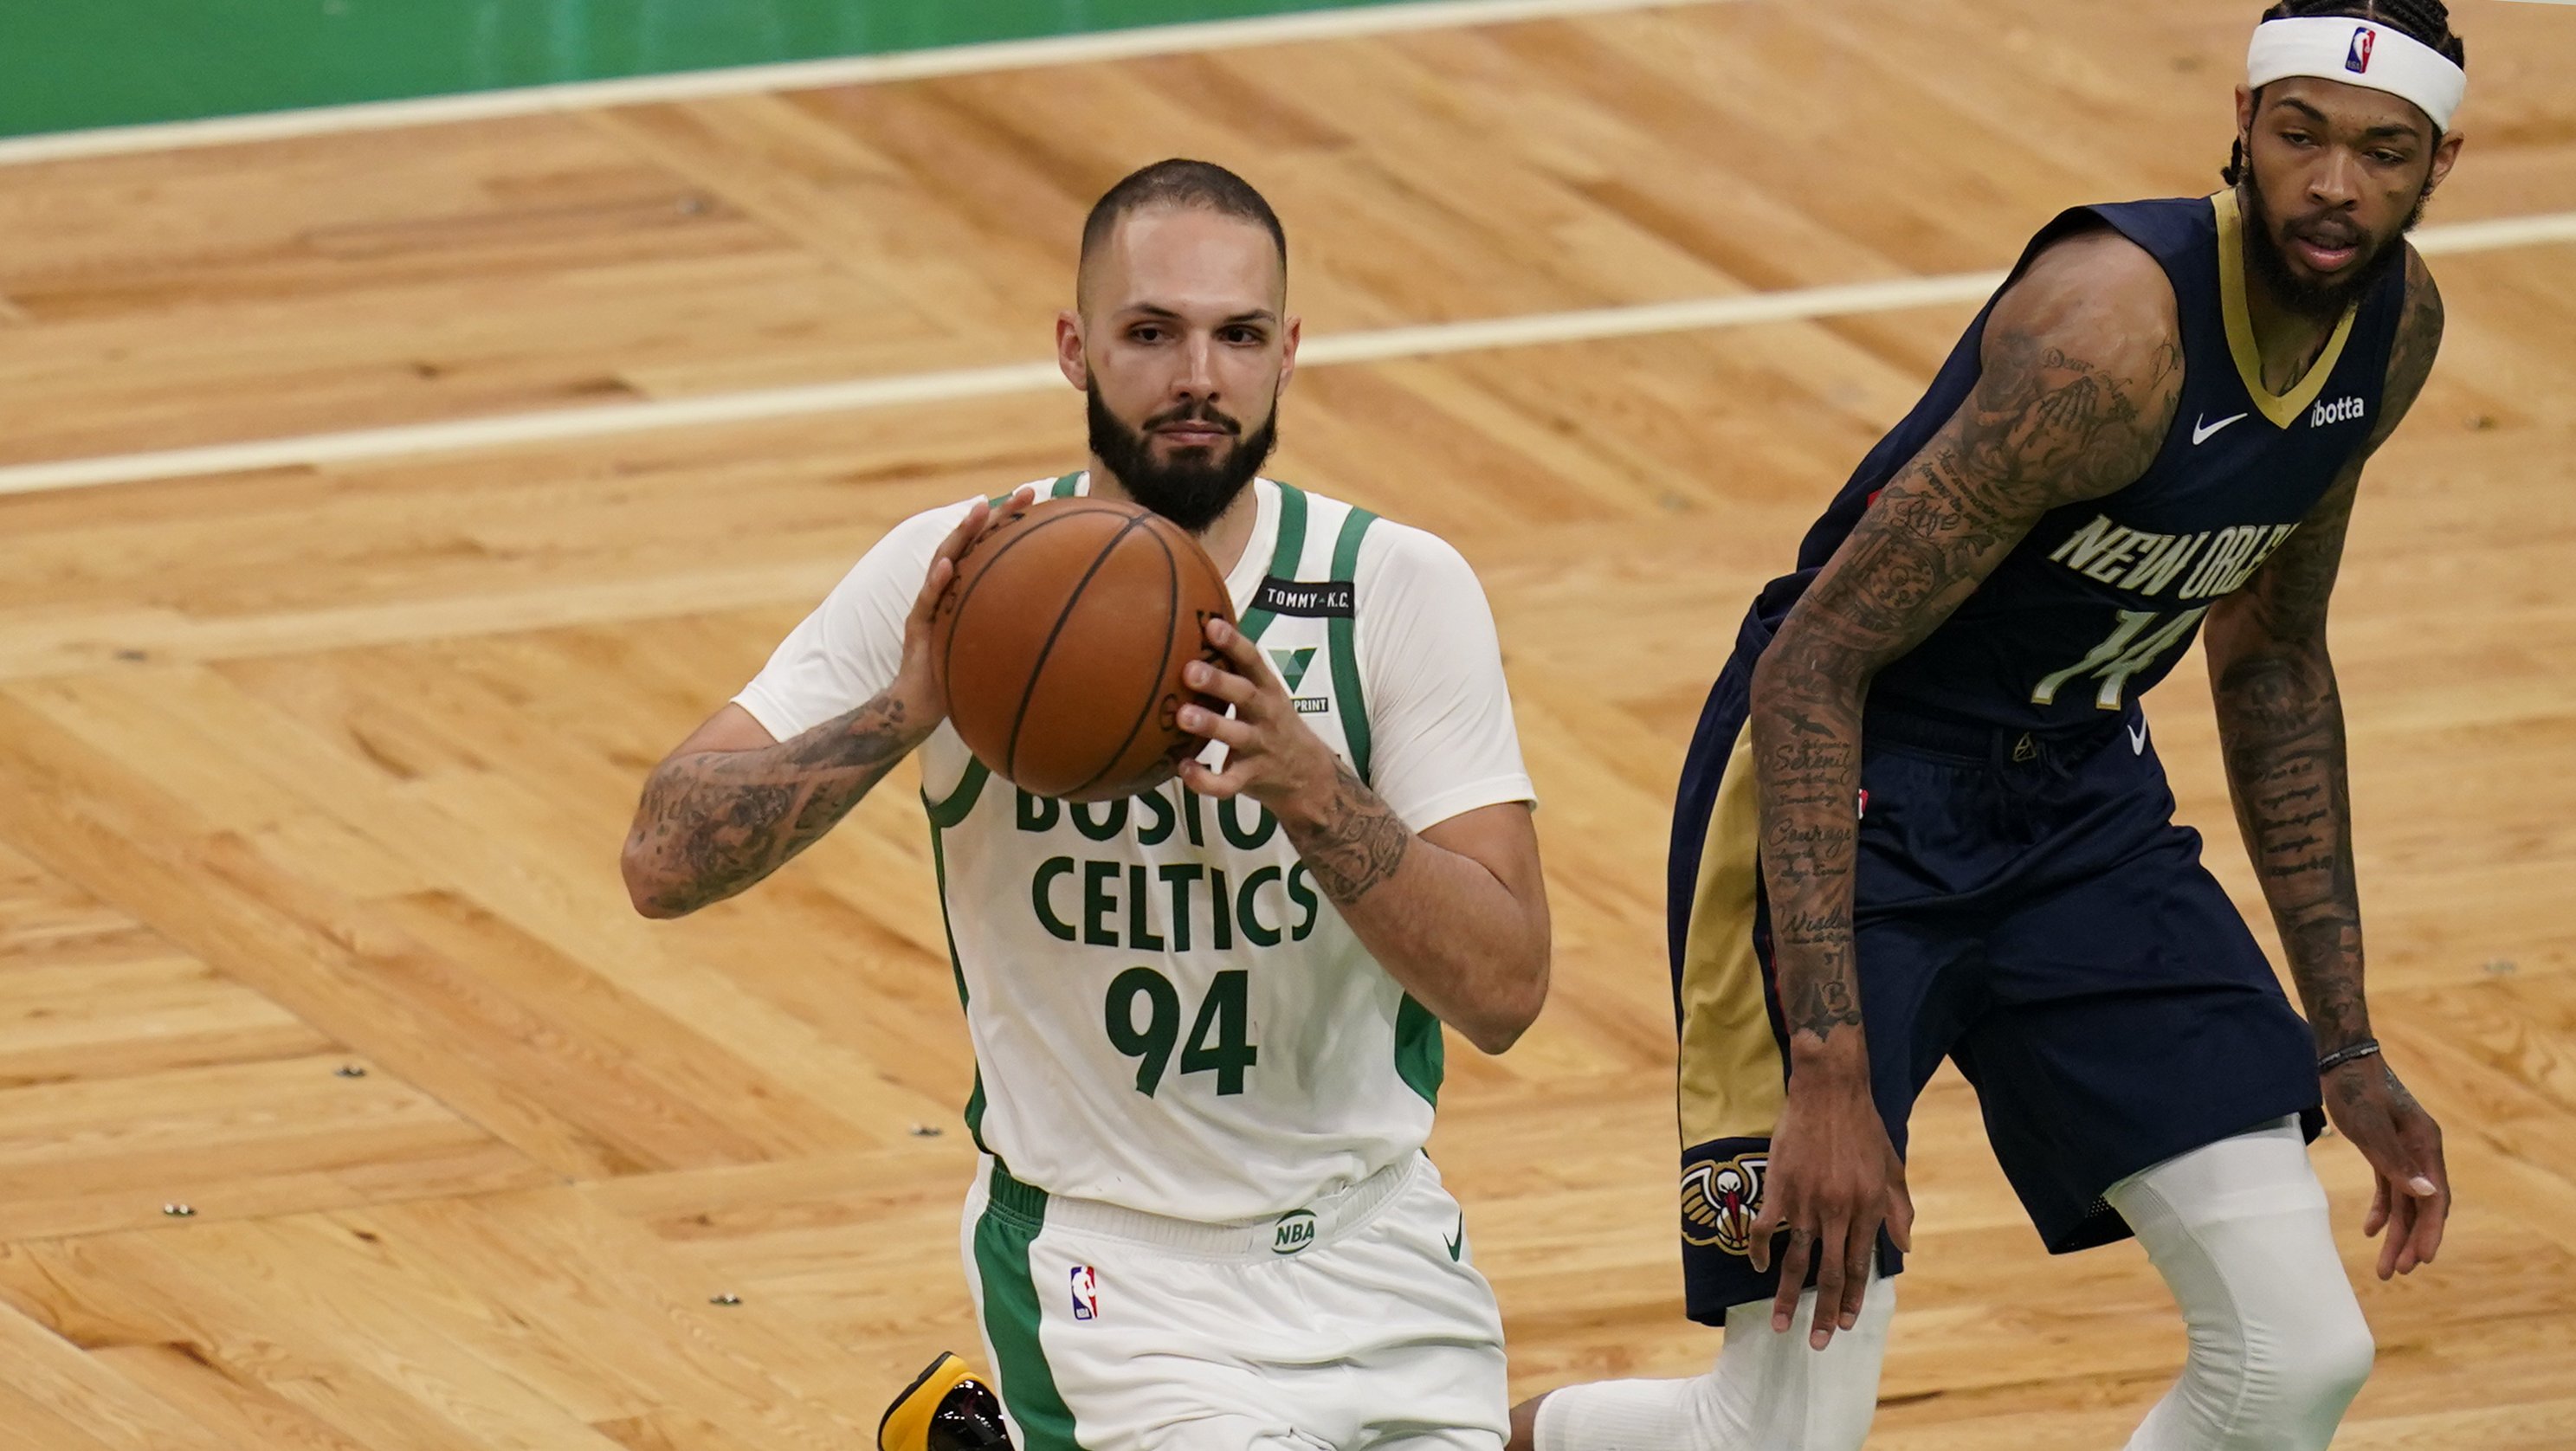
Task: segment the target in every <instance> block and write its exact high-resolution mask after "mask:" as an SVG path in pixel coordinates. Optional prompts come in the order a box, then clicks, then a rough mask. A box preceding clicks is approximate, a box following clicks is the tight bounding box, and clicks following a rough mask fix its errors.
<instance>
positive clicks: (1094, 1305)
mask: <svg viewBox="0 0 2576 1451" xmlns="http://www.w3.org/2000/svg"><path fill="white" fill-rule="evenodd" d="M1073 1318H1074V1319H1076V1320H1097V1319H1099V1318H1100V1277H1099V1276H1097V1275H1094V1274H1093V1273H1092V1272H1091V1266H1089V1265H1075V1266H1074V1267H1073Z"/></svg>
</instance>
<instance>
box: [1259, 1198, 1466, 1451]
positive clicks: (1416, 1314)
mask: <svg viewBox="0 0 2576 1451" xmlns="http://www.w3.org/2000/svg"><path fill="white" fill-rule="evenodd" d="M1278 1268H1279V1269H1280V1270H1282V1271H1285V1272H1287V1274H1288V1275H1290V1276H1293V1283H1287V1284H1283V1285H1282V1286H1281V1287H1280V1288H1281V1289H1282V1291H1283V1292H1285V1293H1290V1294H1293V1295H1294V1296H1295V1298H1296V1301H1297V1303H1300V1304H1304V1305H1307V1306H1310V1307H1313V1310H1314V1312H1315V1316H1314V1318H1315V1322H1316V1323H1317V1324H1319V1325H1331V1326H1333V1327H1335V1330H1334V1333H1333V1336H1332V1338H1331V1339H1330V1340H1329V1341H1325V1340H1310V1341H1309V1342H1308V1343H1307V1344H1306V1345H1305V1347H1304V1348H1303V1349H1302V1350H1301V1351H1299V1352H1298V1359H1299V1360H1300V1361H1301V1362H1303V1363H1301V1364H1298V1365H1295V1366H1291V1367H1288V1368H1286V1372H1285V1378H1284V1379H1283V1380H1282V1382H1281V1384H1282V1385H1283V1387H1284V1388H1285V1389H1286V1390H1287V1391H1288V1392H1289V1394H1291V1395H1292V1396H1294V1397H1295V1398H1296V1400H1297V1401H1298V1403H1299V1404H1300V1406H1301V1407H1302V1408H1303V1409H1302V1410H1301V1418H1300V1420H1299V1429H1301V1430H1303V1431H1306V1432H1308V1433H1309V1434H1311V1435H1314V1436H1316V1437H1317V1438H1319V1439H1321V1440H1324V1441H1326V1442H1329V1443H1330V1444H1332V1445H1334V1446H1336V1447H1339V1448H1341V1451H1502V1448H1503V1437H1504V1432H1505V1427H1506V1424H1507V1423H1506V1415H1507V1412H1506V1409H1505V1407H1506V1405H1507V1404H1508V1401H1509V1398H1510V1394H1511V1384H1510V1381H1511V1378H1510V1366H1509V1364H1508V1363H1507V1362H1506V1361H1505V1359H1504V1356H1503V1314H1502V1309H1501V1307H1500V1306H1499V1305H1497V1304H1496V1303H1495V1301H1494V1289H1493V1286H1492V1285H1491V1284H1489V1283H1487V1282H1486V1280H1485V1276H1484V1274H1483V1272H1481V1271H1479V1270H1478V1269H1477V1268H1476V1258H1475V1251H1474V1247H1473V1246H1472V1245H1471V1244H1469V1242H1468V1235H1467V1219H1466V1215H1465V1214H1464V1212H1463V1211H1461V1210H1460V1209H1459V1207H1458V1201H1457V1200H1456V1199H1455V1198H1453V1197H1452V1196H1451V1195H1450V1193H1449V1191H1448V1189H1447V1188H1446V1187H1445V1186H1443V1185H1442V1184H1441V1182H1440V1171H1439V1170H1438V1169H1436V1168H1434V1167H1433V1166H1432V1164H1431V1161H1430V1160H1429V1159H1417V1160H1416V1161H1415V1162H1414V1164H1413V1166H1412V1167H1411V1169H1410V1171H1409V1172H1408V1173H1407V1177H1406V1181H1405V1183H1404V1186H1403V1188H1402V1190H1401V1191H1400V1192H1399V1193H1397V1194H1396V1195H1394V1196H1393V1197H1392V1198H1391V1199H1390V1200H1389V1201H1388V1202H1387V1204H1386V1205H1385V1207H1384V1208H1382V1209H1380V1210H1379V1211H1378V1212H1377V1213H1376V1214H1375V1215H1374V1216H1373V1217H1371V1218H1370V1219H1369V1220H1368V1221H1367V1222H1366V1223H1365V1224H1364V1225H1361V1226H1360V1227H1359V1228H1358V1229H1357V1230H1356V1231H1355V1232H1352V1233H1350V1234H1348V1235H1346V1236H1345V1237H1343V1238H1341V1239H1339V1240H1337V1241H1336V1242H1335V1243H1333V1244H1331V1245H1329V1246H1326V1247H1325V1248H1324V1249H1323V1252H1322V1253H1320V1254H1316V1253H1309V1254H1307V1255H1301V1256H1299V1257H1297V1259H1296V1260H1294V1261H1290V1262H1288V1263H1286V1264H1283V1265H1281V1266H1279V1267H1278Z"/></svg>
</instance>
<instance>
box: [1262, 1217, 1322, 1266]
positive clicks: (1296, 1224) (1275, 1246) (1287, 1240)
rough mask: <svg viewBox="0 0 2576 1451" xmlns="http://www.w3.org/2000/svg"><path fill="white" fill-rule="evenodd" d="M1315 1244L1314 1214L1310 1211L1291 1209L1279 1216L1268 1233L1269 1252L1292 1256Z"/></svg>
mask: <svg viewBox="0 0 2576 1451" xmlns="http://www.w3.org/2000/svg"><path fill="white" fill-rule="evenodd" d="M1314 1242H1315V1214H1314V1211H1313V1210H1310V1209H1291V1210H1289V1211H1288V1212H1287V1213H1285V1214H1283V1215H1280V1216H1279V1223H1278V1224H1277V1225H1276V1226H1274V1227H1273V1228H1272V1230H1271V1232H1270V1252H1271V1253H1272V1254H1275V1255H1293V1254H1296V1253H1298V1252H1300V1251H1302V1250H1304V1249H1305V1248H1306V1247H1307V1246H1308V1245H1311V1244H1313V1243H1314Z"/></svg>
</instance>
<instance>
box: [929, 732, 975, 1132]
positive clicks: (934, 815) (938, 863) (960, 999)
mask: <svg viewBox="0 0 2576 1451" xmlns="http://www.w3.org/2000/svg"><path fill="white" fill-rule="evenodd" d="M983 770H984V767H983V766H982V764H981V763H978V764H976V765H974V766H971V767H969V768H968V770H967V773H966V774H967V775H968V776H970V777H971V776H974V775H975V773H976V772H979V771H983ZM985 774H988V775H989V774H991V773H989V772H986V773H985ZM983 784H984V783H983V782H982V781H981V780H977V781H975V782H974V788H975V789H974V790H961V791H958V792H953V793H951V794H950V796H949V800H950V801H952V802H953V801H956V800H957V799H958V797H959V796H963V797H964V798H965V805H964V806H963V807H961V808H960V809H959V810H958V812H957V815H956V817H955V818H954V819H953V820H950V821H948V822H947V823H945V826H943V824H942V823H941V821H940V819H939V808H938V807H936V806H933V807H931V809H930V870H931V874H932V875H933V877H935V878H936V879H937V881H938V883H939V932H940V935H941V936H942V937H944V938H946V939H947V942H948V971H949V972H950V973H951V974H953V975H954V976H955V977H956V979H957V1007H958V1009H959V1011H961V1012H962V1011H964V1009H965V1007H966V964H965V962H964V961H963V960H962V959H960V958H959V957H958V956H957V927H956V924H955V923H953V922H951V921H949V919H948V847H947V844H946V843H945V842H944V841H943V840H942V839H941V838H942V836H943V834H944V832H945V828H946V826H955V825H956V824H957V823H958V822H959V821H963V820H965V818H966V813H967V812H968V811H970V810H972V809H974V805H975V791H980V790H981V789H982V788H983ZM923 804H924V805H925V806H927V805H929V800H928V798H927V797H925V798H923ZM966 1135H967V1137H969V1138H971V1139H973V1140H974V1141H975V1147H976V1148H978V1149H983V1148H984V1068H983V1065H981V1064H977V1065H976V1068H975V1091H974V1092H972V1093H970V1094H968V1095H967V1096H966ZM985 1152H988V1153H989V1152H991V1151H990V1150H985Z"/></svg>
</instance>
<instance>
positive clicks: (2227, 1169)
mask: <svg viewBox="0 0 2576 1451" xmlns="http://www.w3.org/2000/svg"><path fill="white" fill-rule="evenodd" d="M2065 776H2066V784H2065V785H2064V786H2063V787H2062V788H2052V789H2058V790H2062V794H2063V799H2062V800H2051V801H2049V802H2047V803H2046V807H2047V811H2048V813H2049V814H2051V815H2053V816H2054V817H2056V818H2057V819H2061V820H2066V821H2071V822H2076V823H2080V825H2081V830H2080V831H2071V832H2069V833H2068V834H2067V836H2066V837H2065V838H2064V839H2063V840H2060V841H2052V842H2050V843H2049V846H2050V848H2051V851H2050V855H2049V857H2048V858H2047V861H2048V864H2049V865H2050V866H2052V867H2054V868H2056V869H2057V870H2059V871H2062V872H2063V873H2065V876H2064V877H2063V878H2062V879H2061V880H2060V882H2059V883H2058V884H2057V885H2055V886H2053V887H2050V888H2048V889H2047V890H2044V891H2042V892H2040V893H2038V894H2035V895H2034V896H2033V897H2032V898H2030V899H2029V900H2028V901H2027V902H2025V903H2024V904H2023V905H2022V907H2021V908H2020V909H2019V910H2017V911H2016V912H2015V913H2013V914H2012V915H2011V917H2010V918H2009V919H2008V920H2004V921H2000V922H1998V923H1997V924H1996V926H1995V928H1994V930H1993V932H1992V933H1991V934H1990V937H1989V947H1988V951H1989V954H1990V957H1991V959H1992V968H1993V971H1992V979H1991V980H1992V983H1993V988H1994V994H1995V1006H1994V1008H1993V1010H1992V1011H1991V1012H1990V1013H1989V1014H1987V1015H1986V1016H1985V1017H1984V1018H1981V1019H1980V1021H1979V1022H1978V1023H1977V1024H1976V1025H1975V1026H1974V1027H1972V1028H1971V1029H1970V1031H1969V1033H1968V1034H1967V1036H1966V1038H1965V1039H1964V1040H1963V1041H1962V1043H1961V1044H1960V1046H1959V1049H1958V1051H1957V1053H1956V1054H1955V1056H1956V1057H1957V1058H1958V1060H1959V1064H1960V1067H1961V1068H1962V1069H1963V1070H1965V1071H1967V1073H1968V1076H1969V1077H1970V1078H1971V1079H1972V1080H1973V1081H1975V1082H1976V1083H1977V1086H1978V1097H1979V1101H1980V1103H1981V1105H1982V1106H1983V1108H1984V1110H1985V1115H1986V1125H1987V1133H1988V1137H1989V1138H1990V1139H1991V1141H1992V1142H1993V1144H1994V1148H1995V1157H1996V1159H1997V1161H1998V1162H1999V1163H2001V1164H2002V1166H2003V1169H2004V1172H2005V1174H2006V1176H2007V1177H2008V1178H2010V1179H2011V1180H2012V1182H2013V1187H2014V1189H2015V1190H2016V1191H2018V1192H2019V1194H2020V1195H2021V1198H2022V1202H2023V1204H2024V1205H2025V1207H2027V1208H2028V1209H2029V1210H2030V1213H2031V1218H2032V1220H2033V1222H2034V1223H2035V1224H2036V1225H2037V1227H2038V1229H2039V1231H2040V1235H2041V1238H2042V1239H2043V1240H2045V1241H2046V1242H2047V1244H2048V1246H2049V1248H2050V1249H2052V1250H2055V1251H2058V1252H2061V1253H2062V1252H2065V1251H2069V1250H2076V1249H2082V1248H2085V1247H2087V1246H2089V1245H2095V1244H2102V1243H2106V1242H2108V1241H2110V1240H2114V1239H2119V1238H2124V1237H2126V1236H2127V1235H2129V1234H2130V1233H2132V1232H2133V1231H2134V1232H2135V1233H2136V1234H2137V1236H2138V1237H2139V1238H2140V1239H2141V1240H2142V1241H2144V1242H2145V1244H2146V1247H2147V1249H2148V1252H2149V1254H2150V1256H2151V1257H2152V1258H2153V1260H2154V1261H2155V1264H2156V1266H2157V1268H2158V1269H2159V1270H2160V1271H2162V1272H2163V1274H2164V1276H2165V1279H2166V1281H2167V1282H2168V1284H2169V1285H2170V1286H2171V1287H2172V1289H2173V1292H2174V1297H2175V1299H2176V1300H2177V1301H2178V1302H2180V1304H2181V1307H2182V1310H2183V1314H2184V1318H2185V1320H2186V1322H2187V1324H2188V1326H2189V1330H2190V1351H2189V1357H2188V1360H2187V1361H2186V1365H2185V1370H2184V1373H2183V1378H2182V1383H2181V1384H2180V1385H2179V1386H2177V1387H2176V1390H2175V1392H2174V1394H2173V1395H2172V1396H2170V1397H2168V1398H2167V1400H2166V1403H2165V1404H2163V1405H2161V1406H2159V1407H2158V1408H2157V1411H2156V1413H2155V1415H2154V1416H2153V1417H2152V1418H2151V1419H2150V1421H2149V1423H2148V1425H2147V1427H2146V1428H2145V1429H2144V1430H2143V1431H2141V1432H2140V1439H2139V1440H2138V1441H2136V1442H2134V1443H2133V1445H2134V1446H2135V1447H2136V1448H2137V1451H2184V1448H2189V1451H2252V1448H2256V1447H2261V1448H2264V1451H2289V1448H2300V1447H2319V1446H2323V1445H2324V1444H2325V1442H2326V1439H2327V1438H2328V1436H2330V1435H2331V1433H2332V1430H2333V1427H2334V1424H2335V1422H2336V1420H2337V1419H2338V1418H2340V1416H2341V1415H2342V1412H2343V1408H2344V1406H2345V1405H2346V1403H2348V1402H2349V1401H2350V1400H2351V1398H2352V1395H2353V1392H2354V1391H2355V1390H2356V1389H2357V1388H2358V1386H2359V1384H2360V1380H2361V1377H2362V1376H2363V1375H2364V1374H2365V1373H2366V1372H2367V1369H2368V1365H2369V1344H2370V1341H2369V1335H2368V1331H2367V1329H2366V1328H2365V1327H2364V1325H2363V1323H2362V1321H2361V1316H2360V1311H2359V1309H2358V1308H2357V1306H2356V1304H2355V1302H2354V1300H2353V1296H2352V1291H2351V1287H2350V1286H2349V1285H2348V1284H2347V1283H2346V1281H2345V1279H2344V1275H2343V1268H2342V1265H2341V1263H2340V1261H2339V1260H2338V1259H2337V1257H2336V1254H2335V1250H2334V1241H2333V1236H2332V1234H2331V1232H2330V1229H2329V1227H2328V1223H2327V1219H2326V1210H2325V1199H2324V1194H2323V1191H2322V1190H2320V1189H2319V1188H2318V1187H2317V1183H2316V1177H2315V1174H2314V1173H2313V1171H2312V1170H2311V1169H2310V1168H2309V1165H2308V1160H2307V1155H2306V1152H2305V1150H2304V1146H2303V1145H2304V1140H2303V1136H2302V1134H2301V1132H2300V1129H2299V1128H2298V1127H2297V1125H2298V1124H2299V1122H2300V1118H2301V1116H2312V1115H2314V1114H2315V1112H2316V1109H2317V1104H2318V1086H2317V1075H2316V1064H2315V1057H2314V1054H2315V1042H2314V1039H2313V1037H2312V1035H2311V1034H2310V1033H2309V1031H2308V1028H2307V1025H2306V1024H2305V1023H2303V1022H2302V1021H2300V1019H2299V1017H2298V1015H2297V1014H2296V1013H2295V1012H2293V1011H2292V1010H2291V1008H2290V1005H2289V1002H2288V1000H2287V998H2285V997H2284V996H2283V995H2282V992H2281V987H2280V982H2279V979H2278V978H2276V977H2275V976H2274V975H2273V973H2272V969H2271V966H2270V964H2269V963H2268V962H2267V961H2266V960H2265V958H2264V956H2263V952H2262V950H2261V948H2260V947H2259V946H2258V945H2257V944H2256V943H2255V941H2254V938H2253V935H2252V933H2251V932H2250V931H2249V930H2248V929H2247V928H2246V926H2245V920H2244V917H2243V915H2242V914H2241V913H2239V912H2238V911H2237V909H2236V907H2235V904H2234V903H2233V902H2231V901H2230V900H2229V899H2228V897H2227V894H2226V892H2225V891H2224V889H2222V888H2221V887H2220V886H2219V885H2218V883H2217V881H2216V880H2215V879H2214V878H2212V877H2211V876H2210V874H2209V873H2208V871H2207V870H2206V869H2205V868H2203V867H2202V866H2201V864H2200V841H2199V838H2198V836H2197V835H2196V834H2194V833H2192V832H2189V831H2187V830H2184V829H2181V828H2179V827H2176V826H2174V825H2173V824H2172V823H2171V820H2170V813H2171V811H2172V797H2171V795H2170V793H2169V792H2168V791H2167V790H2166V788H2165V786H2164V781H2163V775H2162V771H2161V768H2160V767H2159V766H2158V765H2157V764H2156V762H2155V758H2154V756H2153V754H2152V752H2148V751H2145V750H2144V749H2143V743H2142V742H2138V741H2132V742H2130V743H2129V748H2128V749H2122V748H2121V746H2120V745H2119V744H2113V745H2110V746H2107V747H2104V748H2101V749H2099V750H2098V751H2097V752H2095V753H2094V754H2093V755H2092V756H2091V757H2089V758H2087V759H2084V760H2081V761H2078V762H2074V763H2072V765H2071V768H2070V769H2069V770H2068V771H2067V772H2066V773H2065ZM2088 844H2089V847H2088ZM2310 1121H2311V1122H2314V1121H2316V1120H2314V1119H2313V1118H2311V1120H2310Z"/></svg>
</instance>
